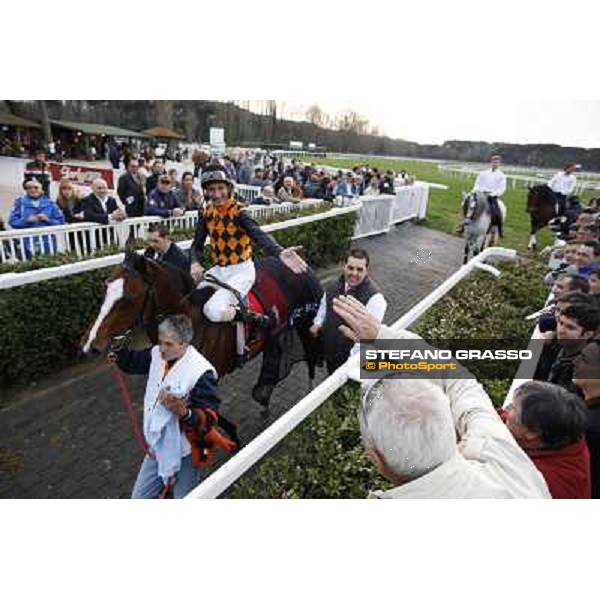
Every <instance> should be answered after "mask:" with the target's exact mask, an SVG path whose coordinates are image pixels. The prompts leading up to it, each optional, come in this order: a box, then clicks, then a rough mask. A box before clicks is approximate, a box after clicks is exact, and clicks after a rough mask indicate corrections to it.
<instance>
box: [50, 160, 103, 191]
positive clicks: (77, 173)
mask: <svg viewBox="0 0 600 600" xmlns="http://www.w3.org/2000/svg"><path fill="white" fill-rule="evenodd" d="M49 168H50V173H51V175H52V181H60V180H61V179H68V180H69V181H71V182H72V183H74V184H76V185H84V186H87V187H90V186H91V185H92V181H94V179H98V177H101V178H102V179H104V181H106V185H107V186H108V188H109V189H111V190H113V189H114V188H115V186H114V181H113V172H112V169H102V168H100V167H88V166H87V165H86V166H82V165H66V164H61V163H50V165H49Z"/></svg>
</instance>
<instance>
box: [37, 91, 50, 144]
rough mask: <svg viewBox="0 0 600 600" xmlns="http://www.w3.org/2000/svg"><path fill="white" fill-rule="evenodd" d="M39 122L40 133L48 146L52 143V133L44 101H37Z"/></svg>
mask: <svg viewBox="0 0 600 600" xmlns="http://www.w3.org/2000/svg"><path fill="white" fill-rule="evenodd" d="M38 105H39V108H40V122H41V123H42V132H43V133H44V142H46V144H49V143H50V142H51V141H52V132H51V131H50V121H49V120H48V107H47V106H46V101H45V100H39V101H38Z"/></svg>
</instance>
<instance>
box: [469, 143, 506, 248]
mask: <svg viewBox="0 0 600 600" xmlns="http://www.w3.org/2000/svg"><path fill="white" fill-rule="evenodd" d="M501 164H502V157H501V156H500V155H499V154H495V155H494V156H492V158H491V159H490V168H489V169H486V170H485V171H482V172H481V173H479V175H478V176H477V179H476V180H475V186H474V187H473V191H474V192H485V193H486V194H487V195H488V202H489V203H490V208H491V209H492V219H493V218H494V217H497V218H498V235H499V236H500V237H502V236H503V232H502V225H503V223H502V213H501V212H500V206H498V198H500V196H502V195H503V194H504V192H505V191H506V175H505V174H504V173H503V172H502V171H501V170H500V165H501Z"/></svg>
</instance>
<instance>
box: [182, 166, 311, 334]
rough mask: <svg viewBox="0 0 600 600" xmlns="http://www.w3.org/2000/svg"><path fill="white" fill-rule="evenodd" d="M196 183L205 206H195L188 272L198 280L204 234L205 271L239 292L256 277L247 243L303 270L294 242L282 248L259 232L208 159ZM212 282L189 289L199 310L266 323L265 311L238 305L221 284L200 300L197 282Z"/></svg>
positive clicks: (214, 315)
mask: <svg viewBox="0 0 600 600" xmlns="http://www.w3.org/2000/svg"><path fill="white" fill-rule="evenodd" d="M201 185H202V189H203V191H204V196H205V199H206V205H205V208H204V209H202V210H201V211H199V212H198V225H197V227H196V234H195V237H194V242H193V243H192V247H191V250H190V254H191V275H192V277H193V278H194V280H195V281H199V280H200V279H201V278H202V276H203V274H204V269H203V268H202V266H201V265H200V259H201V257H202V251H203V248H204V242H205V241H206V237H207V236H208V237H209V239H210V249H211V259H212V263H213V266H212V267H211V268H210V269H209V270H208V271H207V274H210V275H213V276H214V277H216V278H217V279H219V280H220V281H221V282H223V283H225V284H227V285H228V286H230V287H231V288H233V289H234V290H235V291H236V292H238V293H239V294H240V295H241V296H242V297H243V296H245V295H246V294H247V293H248V292H249V291H250V289H251V288H252V286H253V284H254V281H255V279H256V271H255V268H254V262H253V261H252V244H251V242H252V241H253V242H255V243H256V244H257V245H259V246H260V247H261V248H262V249H263V250H264V251H265V253H266V254H268V255H270V256H279V258H280V259H281V260H282V261H283V263H284V264H285V265H286V266H287V267H288V268H290V269H291V270H292V271H294V272H295V273H302V272H304V271H306V268H307V266H306V263H305V262H304V260H303V259H302V258H301V257H300V256H299V255H298V254H297V253H296V249H297V248H286V249H285V250H284V249H283V248H282V247H281V246H280V245H279V244H278V243H277V242H276V241H275V240H274V239H273V238H272V237H271V236H270V235H268V234H267V233H265V232H264V231H263V230H262V229H261V228H260V227H259V225H258V223H256V221H254V219H252V217H250V215H249V214H248V212H247V211H246V210H244V205H243V204H241V203H240V202H238V201H237V200H236V199H235V198H234V196H233V187H234V184H233V181H232V180H231V179H230V177H229V175H228V174H227V173H226V172H225V171H224V170H223V167H222V166H220V165H211V166H210V167H208V169H207V170H206V171H204V172H203V173H202V178H201ZM206 287H215V285H214V283H211V282H210V281H200V284H199V285H198V289H197V290H196V291H195V292H194V294H192V301H193V302H194V303H195V304H198V305H200V304H204V308H203V310H204V315H205V316H206V318H207V319H209V320H210V321H213V322H215V323H219V322H226V321H234V320H235V321H242V320H251V321H253V322H255V323H256V324H258V325H260V326H263V327H265V326H267V325H268V324H269V323H268V321H269V319H268V317H265V316H264V315H259V314H256V313H253V312H252V311H249V310H246V311H242V310H241V309H240V307H239V306H238V300H237V298H236V295H235V294H234V293H233V292H232V291H230V290H228V289H225V288H223V287H219V288H218V289H217V291H216V292H215V293H214V294H213V295H212V296H211V297H210V299H209V300H208V301H206V303H204V302H203V300H204V294H203V293H199V292H201V291H202V288H206Z"/></svg>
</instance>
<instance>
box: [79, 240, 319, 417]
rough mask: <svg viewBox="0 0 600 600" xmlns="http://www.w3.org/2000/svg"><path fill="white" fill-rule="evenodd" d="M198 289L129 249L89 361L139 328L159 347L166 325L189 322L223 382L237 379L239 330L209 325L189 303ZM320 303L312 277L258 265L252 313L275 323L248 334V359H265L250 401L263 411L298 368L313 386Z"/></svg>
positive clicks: (90, 338)
mask: <svg viewBox="0 0 600 600" xmlns="http://www.w3.org/2000/svg"><path fill="white" fill-rule="evenodd" d="M195 287H196V284H195V282H194V281H193V279H192V278H191V276H190V275H189V274H188V273H186V272H184V271H181V270H179V269H176V268H174V267H172V266H170V265H167V264H165V263H164V262H162V263H158V262H156V261H154V260H152V259H149V258H146V257H144V256H142V255H139V254H137V253H136V252H133V251H132V250H130V249H128V250H127V251H126V253H125V260H124V262H123V263H122V264H121V265H119V266H118V267H117V268H116V270H115V271H114V273H113V274H112V276H111V277H110V278H109V279H108V280H107V282H106V294H105V297H104V301H103V303H102V306H101V307H100V311H99V313H98V316H97V318H96V320H95V321H94V323H92V324H91V325H90V327H89V328H88V329H87V331H86V332H85V334H84V335H83V337H82V340H81V349H82V351H83V353H84V354H91V353H96V354H98V353H105V352H106V351H107V350H108V348H109V346H110V343H111V341H112V340H113V339H114V338H115V337H116V336H120V335H125V334H126V333H128V332H130V331H131V330H132V329H133V328H134V327H136V326H142V327H143V328H145V330H146V333H147V335H148V337H149V338H150V341H151V342H152V343H153V344H156V343H157V340H158V323H159V321H160V320H161V318H164V317H166V316H168V315H170V314H186V315H187V316H189V317H190V318H191V319H192V322H193V324H194V339H193V341H192V344H193V345H194V347H195V348H196V349H197V350H198V351H200V352H201V353H202V354H203V355H204V356H205V357H206V358H207V359H208V360H209V361H210V362H211V363H212V364H213V365H214V367H215V368H216V370H217V373H218V374H219V377H223V376H224V375H226V374H228V373H231V372H232V371H233V370H234V369H236V368H237V367H238V366H240V365H239V359H238V351H237V346H238V344H237V327H236V324H235V323H212V322H210V321H208V319H206V317H205V316H204V314H203V311H202V307H201V306H196V305H195V304H193V303H192V302H191V301H190V300H189V295H190V294H191V292H192V291H193V290H194V289H195ZM213 291H214V290H213ZM322 295H323V289H322V287H321V284H320V283H319V280H318V279H317V276H316V274H315V273H314V271H312V269H310V268H309V269H308V271H307V272H306V273H303V274H295V273H293V272H292V271H291V270H290V269H289V268H288V267H286V266H285V265H284V264H283V263H282V262H281V261H280V260H279V259H278V258H275V257H267V258H264V259H261V260H259V261H257V265H256V282H255V284H254V286H253V288H252V290H251V291H250V294H249V295H248V300H249V304H250V306H251V308H252V309H253V310H256V311H262V312H265V313H269V314H271V315H272V317H273V319H272V320H274V323H273V326H272V327H270V328H269V329H268V330H266V331H265V330H253V331H247V332H246V333H247V338H246V339H247V340H250V341H249V343H248V346H249V352H248V355H247V356H246V357H245V358H246V359H247V360H250V359H251V358H253V357H255V356H257V355H258V354H260V353H261V352H263V361H262V367H261V371H260V374H259V378H258V381H257V383H256V385H255V386H254V388H253V389H252V397H253V398H254V399H255V400H256V401H257V402H259V403H260V404H262V405H263V406H264V407H267V406H268V403H269V399H270V396H271V394H272V392H273V390H274V388H275V386H276V385H277V383H279V381H281V380H282V379H284V378H285V377H286V376H287V375H288V374H289V371H290V370H291V367H292V366H293V364H294V363H295V362H298V361H300V360H305V361H306V362H307V365H308V370H309V379H310V381H311V385H312V380H313V379H314V375H315V366H316V363H317V360H318V358H319V356H318V355H319V352H318V345H317V343H316V342H315V340H314V339H313V337H312V336H311V335H310V332H309V329H310V327H311V325H312V322H313V319H314V317H315V315H316V313H317V310H318V307H319V302H320V300H321V296H322Z"/></svg>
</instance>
